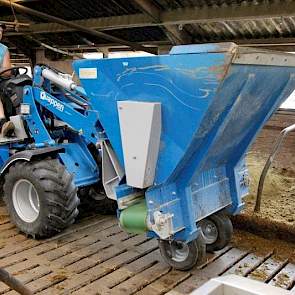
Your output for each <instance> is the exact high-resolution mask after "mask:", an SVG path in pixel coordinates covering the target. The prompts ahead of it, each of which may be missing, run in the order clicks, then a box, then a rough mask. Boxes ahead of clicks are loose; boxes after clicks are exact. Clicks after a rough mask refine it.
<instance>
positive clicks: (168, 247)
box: [159, 235, 206, 270]
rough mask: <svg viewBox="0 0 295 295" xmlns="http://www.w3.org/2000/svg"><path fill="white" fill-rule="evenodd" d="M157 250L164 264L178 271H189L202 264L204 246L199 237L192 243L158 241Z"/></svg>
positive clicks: (204, 252) (204, 254) (204, 253)
mask: <svg viewBox="0 0 295 295" xmlns="http://www.w3.org/2000/svg"><path fill="white" fill-rule="evenodd" d="M159 248H160V252H161V255H162V257H163V259H164V260H165V262H166V263H167V264H169V265H170V266H172V267H173V268H175V269H178V270H189V269H191V268H192V267H194V266H195V265H200V264H202V263H203V262H204V258H205V256H206V244H205V243H204V241H203V239H202V237H201V235H200V236H199V237H198V238H197V239H196V240H194V241H191V242H189V243H184V242H181V241H168V240H159Z"/></svg>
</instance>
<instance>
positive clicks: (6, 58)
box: [0, 23, 14, 137]
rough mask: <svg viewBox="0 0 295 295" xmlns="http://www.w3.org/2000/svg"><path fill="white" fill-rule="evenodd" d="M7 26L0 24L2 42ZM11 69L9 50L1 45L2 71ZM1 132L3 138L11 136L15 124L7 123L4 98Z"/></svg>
mask: <svg viewBox="0 0 295 295" xmlns="http://www.w3.org/2000/svg"><path fill="white" fill-rule="evenodd" d="M5 28H6V26H5V24H3V23H0V41H1V40H2V36H3V32H4V30H5ZM9 68H11V62H10V54H9V51H8V48H7V47H6V46H5V45H4V44H2V43H0V71H3V70H5V69H9ZM10 74H11V73H10V71H7V72H6V73H4V74H3V75H6V76H9V75H10ZM0 130H1V136H2V137H4V136H11V135H12V134H13V132H14V124H13V123H12V122H11V121H7V119H6V117H5V112H4V107H3V102H2V97H1V99H0Z"/></svg>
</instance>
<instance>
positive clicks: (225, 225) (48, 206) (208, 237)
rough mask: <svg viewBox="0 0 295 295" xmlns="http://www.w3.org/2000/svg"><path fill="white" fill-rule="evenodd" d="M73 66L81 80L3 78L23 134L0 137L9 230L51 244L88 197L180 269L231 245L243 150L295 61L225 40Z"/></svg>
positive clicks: (294, 78) (280, 95) (243, 184)
mask: <svg viewBox="0 0 295 295" xmlns="http://www.w3.org/2000/svg"><path fill="white" fill-rule="evenodd" d="M73 67H74V70H75V73H76V75H77V77H78V79H79V81H80V83H78V84H77V83H75V82H74V81H73V80H72V79H71V77H70V76H69V75H66V74H64V73H61V72H59V71H57V70H55V69H52V68H50V67H48V66H45V65H37V66H36V67H35V68H34V77H33V80H32V81H31V80H30V79H28V78H27V77H26V76H24V75H16V76H15V77H12V78H10V79H7V81H5V82H6V83H7V88H6V90H7V91H6V95H8V96H9V97H10V98H11V101H12V102H13V107H14V110H15V112H14V113H11V114H9V116H10V120H11V121H13V122H14V124H15V126H16V129H15V137H12V138H0V165H1V180H2V182H3V189H4V200H5V202H6V205H7V208H8V211H9V214H10V217H11V220H12V222H14V223H15V224H16V226H17V227H18V228H19V229H20V230H21V231H22V232H24V233H26V234H27V235H29V236H32V237H34V238H44V237H50V236H53V235H54V234H56V233H58V232H61V231H62V230H64V229H65V228H66V227H68V226H69V225H70V224H72V223H73V222H74V221H75V218H76V217H77V214H78V205H79V202H80V200H83V199H87V198H91V199H94V200H96V201H97V202H100V203H101V204H103V206H105V207H108V208H114V207H115V206H114V205H116V206H117V216H118V219H119V224H120V226H121V227H122V228H124V229H125V230H126V231H128V232H131V233H144V232H145V233H146V234H147V235H148V236H150V237H154V238H157V239H158V241H159V248H160V251H161V254H162V256H163V259H164V260H165V261H166V262H167V263H168V264H169V265H171V266H172V267H174V268H176V269H179V270H187V269H190V268H191V267H193V266H194V265H196V264H200V263H202V261H203V259H204V257H205V255H206V251H216V250H220V249H222V248H224V247H225V246H226V245H227V244H228V243H229V242H230V240H231V236H232V232H233V228H232V223H231V221H230V216H231V215H234V214H238V213H239V212H240V211H241V210H242V208H243V197H244V196H245V195H246V194H247V193H248V185H249V176H248V171H247V167H246V165H245V161H244V158H245V154H246V152H247V150H248V149H249V147H250V145H251V143H252V142H253V140H254V139H255V137H256V135H257V133H258V132H259V130H260V129H261V128H262V127H263V125H264V124H265V122H266V121H267V120H268V119H269V117H270V116H271V115H272V113H273V112H274V111H275V110H276V109H277V108H278V107H279V106H280V104H281V103H282V102H283V101H284V100H285V99H286V98H287V97H288V96H289V95H290V94H291V93H292V91H293V90H294V89H295V56H294V55H292V54H285V53H279V52H273V51H266V50H261V49H253V48H246V47H240V46H238V45H236V44H234V43H219V44H204V45H184V46H176V47H173V48H172V49H171V51H170V53H169V54H168V55H160V56H147V57H134V58H118V59H101V60H85V59H84V60H78V61H74V63H73ZM2 74H3V73H0V76H1V75H2ZM2 79H3V80H5V79H6V78H5V77H3V78H2ZM19 89H21V91H19Z"/></svg>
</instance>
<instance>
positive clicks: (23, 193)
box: [4, 159, 79, 238]
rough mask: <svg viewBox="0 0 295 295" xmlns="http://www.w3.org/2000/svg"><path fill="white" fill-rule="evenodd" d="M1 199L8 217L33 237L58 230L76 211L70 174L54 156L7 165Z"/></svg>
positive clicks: (53, 233)
mask: <svg viewBox="0 0 295 295" xmlns="http://www.w3.org/2000/svg"><path fill="white" fill-rule="evenodd" d="M4 201H5V203H6V206H7V208H8V211H9V215H10V218H11V221H12V222H13V223H14V224H15V225H16V226H17V227H18V228H19V229H20V231H22V232H24V233H25V234H27V235H29V236H32V237H33V238H44V237H51V236H53V235H55V234H56V233H58V232H61V231H62V230H64V229H65V228H66V227H68V226H69V225H70V224H72V223H73V222H74V221H75V217H76V216H77V215H78V210H77V206H78V204H79V199H78V197H77V189H76V187H75V185H74V183H73V177H72V175H71V174H69V173H68V172H67V170H66V169H65V167H64V166H63V165H62V164H61V163H60V162H59V161H58V160H56V159H46V160H40V161H33V162H17V163H16V164H14V165H13V166H11V167H10V169H9V172H8V173H7V174H6V175H5V183H4Z"/></svg>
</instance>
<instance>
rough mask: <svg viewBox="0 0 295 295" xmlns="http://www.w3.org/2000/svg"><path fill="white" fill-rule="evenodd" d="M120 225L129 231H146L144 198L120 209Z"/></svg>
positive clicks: (135, 232)
mask: <svg viewBox="0 0 295 295" xmlns="http://www.w3.org/2000/svg"><path fill="white" fill-rule="evenodd" d="M120 225H121V227H122V228H123V229H125V230H126V231H127V232H129V233H134V234H142V233H144V232H146V231H148V227H147V207H146V203H145V199H143V200H142V201H140V202H138V203H137V204H135V205H132V206H130V207H128V208H127V209H124V210H122V211H121V213H120Z"/></svg>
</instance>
